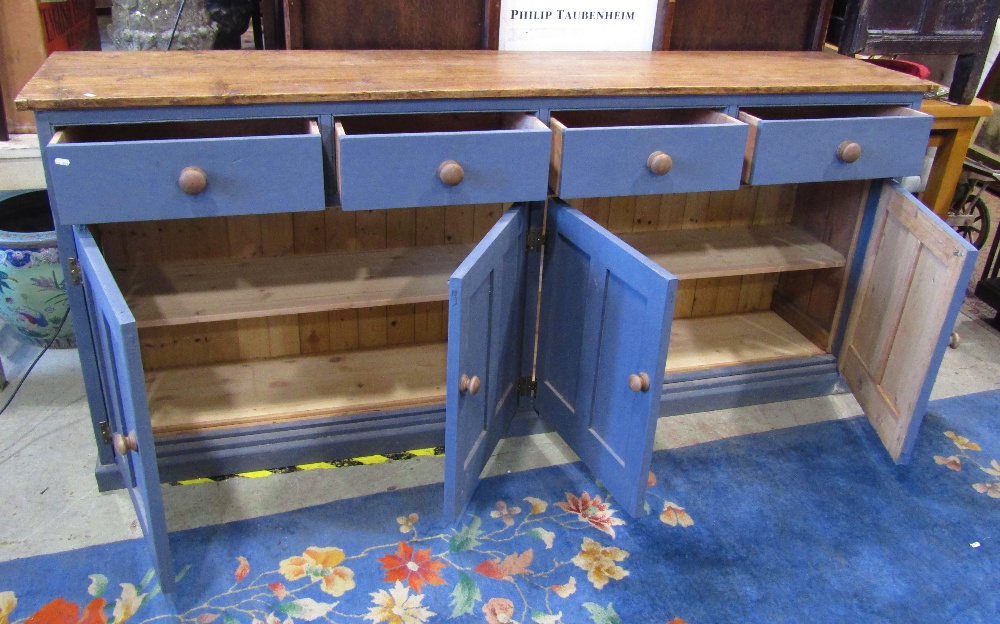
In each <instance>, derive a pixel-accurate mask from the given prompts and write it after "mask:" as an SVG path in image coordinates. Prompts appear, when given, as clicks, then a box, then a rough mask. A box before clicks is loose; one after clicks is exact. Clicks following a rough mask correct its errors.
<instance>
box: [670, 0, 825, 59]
mask: <svg viewBox="0 0 1000 624" xmlns="http://www.w3.org/2000/svg"><path fill="white" fill-rule="evenodd" d="M832 7H833V0H670V1H669V2H668V3H667V7H666V12H665V18H664V27H663V45H662V49H664V50H819V49H821V48H822V47H823V42H824V40H825V39H826V27H827V24H828V22H829V19H830V10H831V8H832Z"/></svg>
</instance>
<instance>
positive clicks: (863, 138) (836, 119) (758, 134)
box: [740, 106, 933, 184]
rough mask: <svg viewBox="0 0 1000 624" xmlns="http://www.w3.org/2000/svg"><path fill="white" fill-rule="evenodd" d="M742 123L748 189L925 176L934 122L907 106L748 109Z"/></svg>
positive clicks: (744, 171) (741, 116)
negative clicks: (747, 133)
mask: <svg viewBox="0 0 1000 624" xmlns="http://www.w3.org/2000/svg"><path fill="white" fill-rule="evenodd" d="M740 120H741V121H744V122H746V123H747V124H749V125H750V140H749V141H748V143H747V147H746V157H745V165H744V169H743V180H744V182H746V183H748V184H784V183H788V182H827V181H834V180H860V179H867V178H895V177H899V176H908V175H920V172H921V171H922V170H923V166H924V153H925V152H926V151H927V139H928V137H929V136H930V132H931V123H932V122H933V118H932V117H931V116H930V115H927V114H925V113H921V112H919V111H916V110H913V109H911V108H906V107H904V106H811V107H770V108H747V109H744V110H742V111H741V112H740Z"/></svg>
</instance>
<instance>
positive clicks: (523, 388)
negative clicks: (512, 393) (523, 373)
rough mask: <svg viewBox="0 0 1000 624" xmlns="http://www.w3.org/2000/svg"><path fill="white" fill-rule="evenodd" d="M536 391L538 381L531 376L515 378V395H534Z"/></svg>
mask: <svg viewBox="0 0 1000 624" xmlns="http://www.w3.org/2000/svg"><path fill="white" fill-rule="evenodd" d="M536 392H538V382H537V381H535V380H534V379H532V378H531V377H521V378H520V379H518V380H517V395H518V396H530V397H533V396H535V393H536Z"/></svg>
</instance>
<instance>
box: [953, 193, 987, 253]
mask: <svg viewBox="0 0 1000 624" xmlns="http://www.w3.org/2000/svg"><path fill="white" fill-rule="evenodd" d="M956 214H960V215H969V217H971V218H969V219H968V220H966V221H965V222H964V223H961V224H960V225H956V226H955V231H957V232H958V233H959V234H960V235H961V236H962V238H964V239H965V240H967V241H969V242H970V243H972V245H973V246H975V248H976V249H982V248H983V245H985V244H986V240H987V239H988V238H989V237H990V210H989V208H987V206H986V202H984V201H983V200H982V198H980V197H969V198H967V199H966V200H965V203H964V204H963V205H962V208H961V210H960V211H959V212H958V213H956Z"/></svg>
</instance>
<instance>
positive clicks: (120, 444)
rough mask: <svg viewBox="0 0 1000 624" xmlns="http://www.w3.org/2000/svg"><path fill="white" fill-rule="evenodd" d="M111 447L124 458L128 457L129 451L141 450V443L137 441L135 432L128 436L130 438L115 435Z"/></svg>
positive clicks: (118, 434)
mask: <svg viewBox="0 0 1000 624" xmlns="http://www.w3.org/2000/svg"><path fill="white" fill-rule="evenodd" d="M111 446H113V447H114V449H115V453H118V454H119V455H121V456H122V457H124V456H126V455H128V452H129V451H138V450H139V443H138V442H137V441H136V439H135V433H134V432H133V433H130V434H128V437H126V436H123V435H122V434H120V433H115V434H114V435H112V436H111Z"/></svg>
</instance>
